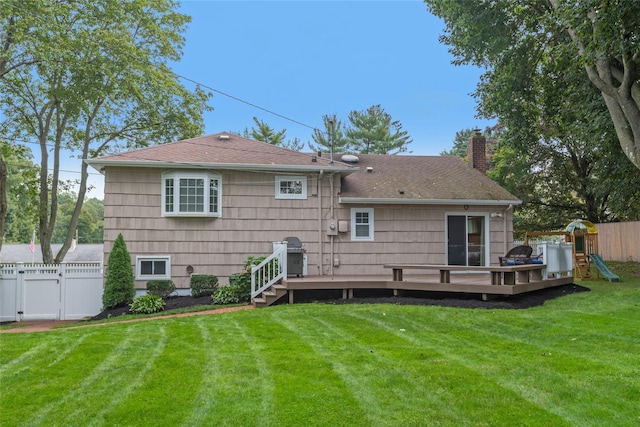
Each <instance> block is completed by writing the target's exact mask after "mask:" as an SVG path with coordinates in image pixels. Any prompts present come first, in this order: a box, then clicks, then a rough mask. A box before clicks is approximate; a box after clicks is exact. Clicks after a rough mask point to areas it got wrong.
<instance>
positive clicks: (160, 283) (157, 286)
mask: <svg viewBox="0 0 640 427" xmlns="http://www.w3.org/2000/svg"><path fill="white" fill-rule="evenodd" d="M175 290H176V285H174V284H173V282H172V281H171V280H149V281H148V282H147V293H148V294H151V295H157V296H159V297H160V298H166V297H168V296H169V295H171V293H172V292H173V291H175Z"/></svg>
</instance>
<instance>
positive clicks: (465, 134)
mask: <svg viewBox="0 0 640 427" xmlns="http://www.w3.org/2000/svg"><path fill="white" fill-rule="evenodd" d="M473 135H475V131H474V130H473V129H463V130H461V131H458V132H456V136H455V138H454V140H453V148H452V149H451V150H449V151H446V150H445V151H442V152H441V153H440V155H441V156H456V157H462V158H463V159H466V158H467V148H468V145H469V138H471V137H472V136H473Z"/></svg>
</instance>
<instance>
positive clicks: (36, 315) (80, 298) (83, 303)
mask: <svg viewBox="0 0 640 427" xmlns="http://www.w3.org/2000/svg"><path fill="white" fill-rule="evenodd" d="M102 270H103V269H102V264H101V263H82V264H81V263H73V264H71V263H63V264H55V265H47V264H24V263H16V264H4V265H2V266H0V322H10V321H18V322H19V321H22V320H78V319H82V318H85V317H90V316H95V315H96V314H98V313H100V311H101V309H102V289H103V285H102Z"/></svg>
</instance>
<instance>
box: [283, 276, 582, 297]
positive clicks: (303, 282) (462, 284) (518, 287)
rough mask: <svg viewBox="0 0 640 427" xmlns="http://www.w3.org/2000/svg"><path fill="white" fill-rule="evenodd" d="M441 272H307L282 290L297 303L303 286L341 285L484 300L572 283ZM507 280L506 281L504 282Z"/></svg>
mask: <svg viewBox="0 0 640 427" xmlns="http://www.w3.org/2000/svg"><path fill="white" fill-rule="evenodd" d="M441 279H442V277H441V274H439V273H438V272H436V271H434V272H430V273H426V274H406V273H405V274H403V276H402V280H393V276H392V274H391V271H390V272H389V274H385V275H366V276H308V277H299V278H294V277H290V278H288V279H287V280H285V281H283V282H282V285H281V286H282V288H283V290H286V291H287V292H288V294H289V303H291V304H292V303H294V301H295V292H296V291H302V290H330V289H333V290H335V289H341V290H342V298H345V299H347V298H352V297H353V291H354V289H390V290H393V291H394V294H397V291H402V290H406V291H427V292H454V293H455V292H457V293H471V294H480V295H482V298H483V299H484V300H486V299H489V298H490V297H491V296H492V295H496V296H497V295H503V296H504V295H517V294H521V293H525V292H532V291H537V290H540V289H546V288H551V287H555V286H562V285H567V284H570V283H573V281H574V278H573V277H571V276H565V277H558V278H549V279H547V280H528V279H527V281H525V282H518V281H516V282H515V283H513V284H492V281H493V282H494V283H495V278H492V273H491V272H489V271H482V272H479V271H473V270H469V271H452V272H451V274H449V275H448V276H447V279H448V280H449V282H448V283H441ZM503 283H504V282H503Z"/></svg>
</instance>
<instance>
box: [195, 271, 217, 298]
mask: <svg viewBox="0 0 640 427" xmlns="http://www.w3.org/2000/svg"><path fill="white" fill-rule="evenodd" d="M217 288H218V278H217V277H216V276H213V275H208V274H194V275H193V276H191V296H192V297H194V298H197V297H202V296H205V295H212V294H213V293H214V292H215V291H216V289H217Z"/></svg>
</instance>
